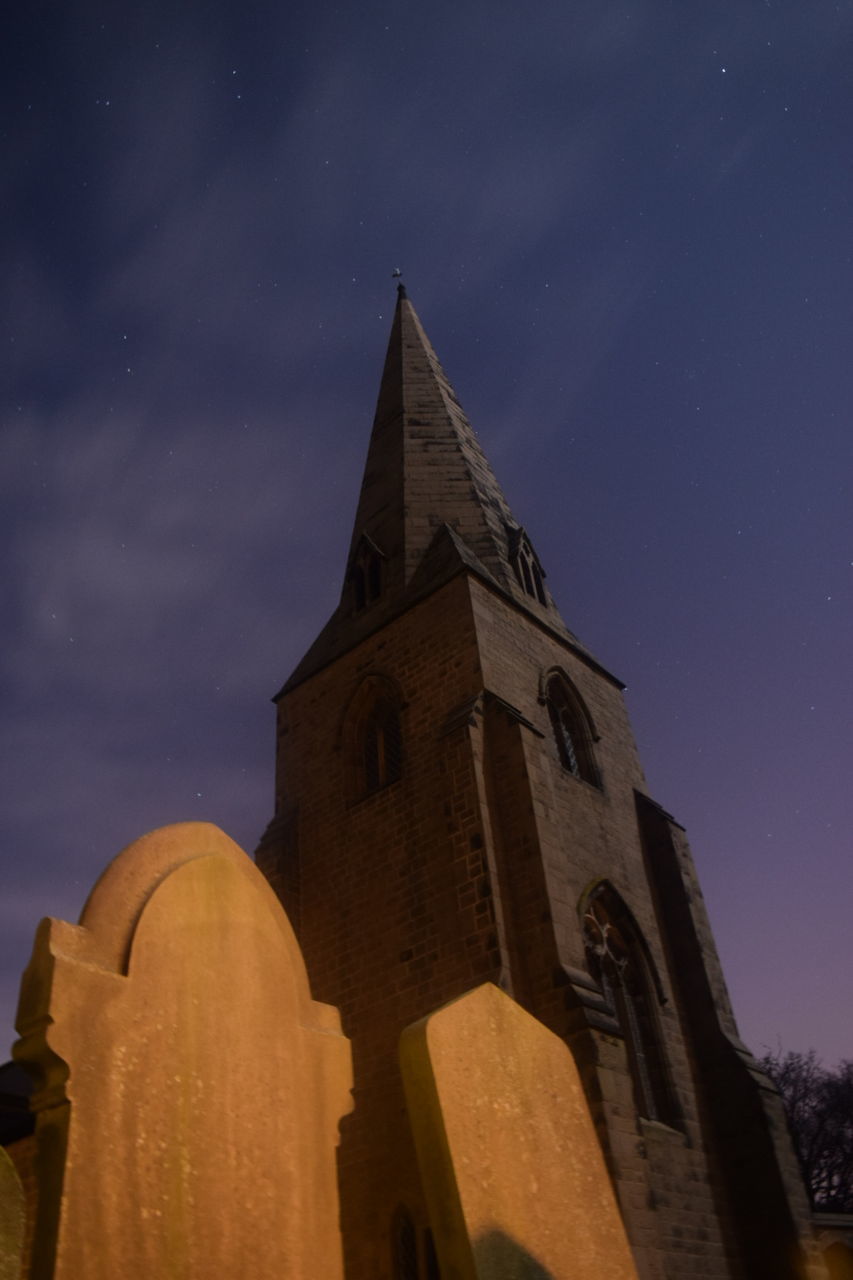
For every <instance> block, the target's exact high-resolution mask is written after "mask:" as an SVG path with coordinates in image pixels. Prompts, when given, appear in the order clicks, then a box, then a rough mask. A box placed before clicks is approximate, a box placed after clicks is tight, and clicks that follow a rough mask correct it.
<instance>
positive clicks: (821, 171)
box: [0, 0, 853, 1065]
mask: <svg viewBox="0 0 853 1280" xmlns="http://www.w3.org/2000/svg"><path fill="white" fill-rule="evenodd" d="M0 56H2V59H3V60H4V63H5V65H4V66H3V67H2V68H0V71H2V74H0V94H1V95H2V130H3V155H2V169H0V173H2V177H0V183H2V194H3V200H2V215H1V216H2V219H3V237H2V241H3V276H2V300H3V330H2V341H3V349H4V359H3V362H2V371H0V373H2V416H0V421H2V464H1V465H0V483H2V486H3V493H2V507H0V510H1V511H2V515H0V519H2V524H3V530H2V535H3V536H2V549H3V556H4V563H3V567H2V581H3V585H4V596H3V607H2V610H0V620H2V627H3V644H2V680H3V688H2V704H3V711H4V715H3V717H2V735H3V736H2V746H3V768H2V781H3V800H2V806H1V807H0V819H2V840H1V841H0V849H2V858H3V889H2V895H1V896H0V965H2V980H1V985H0V1000H2V1008H0V1017H2V1026H3V1035H4V1036H5V1037H7V1039H8V1042H11V1038H12V1029H11V1023H12V1017H13V1010H14V1003H15V999H16V992H17V984H18V977H19V974H20V970H21V968H22V967H23V965H24V964H25V963H26V960H27V957H28V955H29V951H30V946H31V942H32V934H33V930H34V927H35V925H36V923H37V921H38V919H39V918H40V917H41V916H43V915H54V916H59V917H62V918H64V919H69V920H76V918H77V916H78V914H79V910H80V908H81V906H82V903H83V900H84V898H85V895H86V893H87V892H88V889H89V887H90V886H91V884H92V882H93V880H94V878H95V877H96V875H97V874H98V873H99V871H100V870H101V869H102V867H103V866H104V865H105V863H106V862H107V861H108V860H109V859H110V858H111V857H112V856H113V855H114V854H115V853H117V852H118V850H119V849H121V848H122V847H123V846H124V845H125V844H127V843H128V842H130V841H131V840H133V839H135V838H136V837H137V836H139V835H141V834H142V833H143V832H145V831H147V830H150V829H151V828H153V827H157V826H161V825H163V824H165V823H169V822H175V821H180V820H183V819H195V818H203V819H210V820H212V821H213V822H216V823H218V824H219V825H220V826H222V827H223V828H224V829H225V830H226V831H227V832H228V833H229V834H230V835H232V836H233V837H234V838H235V839H236V840H237V841H238V842H239V843H240V844H242V845H243V847H244V848H246V849H248V850H252V849H253V848H254V845H255V843H256V841H257V839H258V837H259V835H260V833H261V832H262V830H263V828H264V826H265V825H266V823H267V821H268V819H269V817H270V816H271V811H272V778H273V746H274V713H273V708H272V706H271V705H270V701H269V700H270V698H271V696H272V695H273V694H274V693H275V691H276V690H277V688H278V687H279V686H280V685H281V683H282V682H283V680H284V679H285V677H286V676H287V675H288V674H289V672H290V671H291V669H292V668H293V667H294V666H295V664H296V662H297V661H298V659H299V658H300V657H301V655H302V653H303V652H304V650H305V649H306V648H307V646H308V644H309V643H310V641H311V640H312V639H313V637H314V636H315V634H316V633H317V631H318V630H319V628H320V626H321V625H322V623H323V622H324V621H325V619H326V617H327V616H328V614H329V613H330V612H331V610H332V608H333V607H334V605H335V603H336V601H337V596H338V592H339V590H340V584H341V578H342V572H343V567H344V559H345V555H346V549H347V545H348V539H349V533H350V526H351V521H352V519H353V515H354V511H355V503H356V498H357V491H358V485H359V482H360V477H361V468H362V465H363V459H364V454H365V451H366V448H367V439H368V434H369V430H370V425H371V421H372V415H373V409H374V405H375V400H376V392H377V389H378V381H379V375H380V371H381V367H382V360H383V357H384V351H385V345H386V342H387V337H388V330H389V326H390V321H391V316H392V313H393V306H394V300H395V295H394V282H393V280H392V278H391V273H392V271H393V270H394V269H395V268H397V267H400V268H402V270H403V273H404V279H405V281H406V284H407V287H408V290H409V295H410V297H411V298H412V300H413V302H414V304H415V306H416V307H417V309H418V312H419V314H420V317H421V319H422V321H423V323H424V325H425V327H426V330H427V333H428V334H429V336H430V338H431V340H432V342H433V345H434V346H435V347H436V350H437V351H438V354H439V357H440V358H441V360H442V363H443V365H444V367H445V369H446V371H447V373H448V375H449V377H450V379H451V381H452V382H453V384H454V387H455V389H456V391H457V393H458V395H459V397H460V399H461V401H462V404H463V405H464V406H465V409H466V411H467V414H468V416H469V418H470V419H471V421H472V423H473V424H474V426H475V428H476V429H477V431H478V433H479V436H480V439H481V442H482V444H483V446H484V448H485V450H486V453H487V454H488V456H489V458H490V460H491V462H492V464H493V466H494V469H495V471H496V473H497V475H498V478H499V480H500V481H501V482H502V484H503V487H504V490H505V492H506V494H507V497H508V499H509V502H510V504H511V506H512V508H513V510H514V513H515V515H516V517H517V518H518V520H519V521H520V522H521V523H522V524H524V525H525V526H526V528H527V530H528V532H529V534H530V536H531V538H532V540H533V542H534V545H535V547H536V550H537V552H538V553H539V556H540V558H541V560H542V562H543V564H544V566H545V569H546V571H547V573H548V582H549V585H550V587H551V589H552V592H553V594H554V596H555V598H556V600H557V603H558V604H559V606H560V608H561V610H562V613H563V616H564V617H565V619H566V621H567V623H568V625H569V626H570V627H571V628H572V629H573V630H574V631H575V632H576V633H577V634H578V635H579V637H580V638H581V640H582V641H583V642H584V643H585V644H586V645H588V646H589V647H590V648H591V649H592V651H593V652H594V653H595V654H596V656H597V657H598V658H599V659H600V660H601V661H602V662H603V663H604V664H605V665H606V666H607V667H608V668H609V669H610V670H612V671H614V672H615V674H617V675H618V676H620V677H621V678H622V679H623V680H625V681H626V682H627V685H628V693H627V697H628V701H629V708H630V711H631V714H632V718H633V723H634V728H635V732H636V734H637V738H638V741H639V745H640V751H641V756H642V759H643V761H644V765H645V769H646V776H647V779H648V783H649V789H650V792H651V794H652V796H653V797H654V798H655V799H656V800H657V801H659V803H661V804H662V805H663V806H664V807H665V808H666V809H668V810H669V811H670V812H672V813H673V814H674V815H675V816H676V817H677V818H678V819H679V821H681V822H683V823H684V824H685V826H686V827H687V830H688V834H689V835H690V838H691V843H692V847H693V851H694V854H695V857H696V860H697V864H698V868H699V873H700V877H701V879H702V883H703V887H704V890H705V896H706V899H707V902H708V906H709V909H710V913H711V918H712V923H713V925H714V927H715V929H716V935H717V941H718V945H719V948H720V952H721V955H722V959H723V964H724V967H725V969H726V974H727V977H728V981H729V985H730V989H731V992H732V996H733V1000H734V1004H735V1011H736V1014H737V1016H738V1019H739V1023H740V1027H741V1031H742V1034H743V1036H744V1038H745V1039H746V1040H747V1042H748V1043H749V1044H750V1046H751V1047H752V1048H753V1049H755V1050H756V1051H757V1052H761V1051H762V1050H763V1049H764V1048H766V1047H771V1048H775V1047H776V1046H777V1045H780V1044H781V1046H782V1047H783V1048H790V1049H808V1048H810V1047H814V1048H815V1049H816V1050H817V1051H818V1053H819V1054H820V1055H821V1056H822V1057H823V1059H824V1060H825V1061H826V1062H827V1064H830V1065H832V1064H834V1063H835V1062H836V1061H838V1060H839V1059H840V1058H842V1057H853V1019H851V1016H850V1015H851V999H850V992H849V987H850V952H851V946H850V933H851V926H850V920H851V904H853V871H852V870H851V857H850V843H849V836H848V832H849V831H850V829H851V825H853V824H851V817H853V814H851V809H853V786H851V782H850V775H851V763H853V761H851V754H853V753H851V746H850V729H849V726H850V724H851V712H852V711H853V705H851V704H853V682H851V665H853V664H851V648H853V646H851V631H852V630H853V607H851V585H853V538H851V532H852V530H851V497H850V486H851V476H853V456H851V455H853V444H851V440H852V439H853V437H852V436H851V428H850V405H851V402H853V397H851V390H853V359H852V358H851V319H853V278H851V277H853V272H852V271H851V252H852V251H851V234H852V230H851V229H853V207H851V206H853V164H851V160H853V154H852V153H851V142H853V0H846V2H842V3H829V2H828V0H809V3H808V4H806V3H803V0H788V2H784V0H783V2H777V0H732V2H731V3H724V2H719V3H707V4H703V3H695V4H689V5H686V4H680V3H675V2H674V0H672V2H667V0H645V2H644V0H639V2H633V0H632V2H629V3H624V4H623V3H612V2H611V0H542V2H541V3H535V4H515V3H506V4H503V5H497V4H494V3H491V4H486V3H475V2H473V0H456V2H455V3H443V2H442V0H432V3H431V4H429V5H422V4H421V5H415V4H412V3H409V4H406V3H402V0H396V2H394V3H391V2H390V0H380V2H374V0H361V2H360V3H358V4H343V5H339V6H336V5H332V4H330V3H325V2H324V0H320V2H319V3H317V4H313V5H310V4H307V3H292V4H271V3H264V2H263V0H261V2H260V3H257V4H255V5H249V6H246V5H237V4H235V3H221V2H220V3H217V0H209V2H208V3H205V4H192V3H190V4H182V5H179V6H175V5H171V4H169V5H167V4H165V3H157V2H155V3H147V4H144V5H130V4H120V3H119V4H116V3H115V0H113V3H112V4H109V5H107V4H99V3H91V4H87V3H74V2H73V0H72V2H71V3H68V4H65V5H60V4H58V3H32V4H29V5H20V6H17V12H16V14H15V15H14V16H13V17H12V18H10V19H8V20H7V26H6V29H5V31H4V38H3V52H2V55H0ZM4 1048H5V1046H0V1057H2V1054H3V1050H4Z"/></svg>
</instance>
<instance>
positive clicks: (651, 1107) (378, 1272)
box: [256, 285, 825, 1280]
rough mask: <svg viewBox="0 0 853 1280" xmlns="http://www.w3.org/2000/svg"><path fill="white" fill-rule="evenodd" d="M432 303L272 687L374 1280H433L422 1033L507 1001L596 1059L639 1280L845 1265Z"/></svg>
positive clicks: (816, 1270)
mask: <svg viewBox="0 0 853 1280" xmlns="http://www.w3.org/2000/svg"><path fill="white" fill-rule="evenodd" d="M622 691H623V685H622V684H621V683H620V681H619V680H618V679H617V678H616V677H615V676H614V675H612V674H611V673H610V672H609V671H607V670H606V669H605V668H604V667H603V666H602V665H601V663H600V662H598V661H597V660H596V658H595V656H594V655H593V654H592V653H590V652H589V650H588V649H587V648H586V647H585V646H584V645H583V644H582V643H581V642H580V641H579V640H578V639H577V638H576V636H575V635H574V634H573V632H572V631H571V630H570V628H569V626H568V625H567V623H566V622H565V621H564V619H563V618H562V617H561V616H560V613H559V612H558V610H557V607H556V605H555V603H554V600H553V599H552V597H551V594H550V592H549V589H548V584H547V575H546V567H545V566H544V565H543V564H542V563H541V561H540V559H539V557H538V555H537V552H536V549H535V547H534V546H533V544H532V542H531V540H530V538H529V537H528V535H527V533H526V531H525V528H524V526H523V524H521V523H520V521H519V519H518V518H517V517H516V515H515V514H514V513H513V512H512V511H511V510H510V509H509V506H508V504H507V501H506V499H505V497H504V495H503V493H502V491H501V488H500V485H499V484H498V481H497V479H496V477H495V475H494V473H493V472H492V469H491V467H490V465H489V462H488V461H487V459H486V457H485V455H484V453H483V450H482V448H481V446H480V444H479V441H478V439H477V436H476V435H475V433H474V431H473V429H472V427H471V425H470V424H469V422H468V420H467V418H466V416H465V413H464V411H463V409H462V407H461V405H460V403H459V401H458V400H457V398H456V395H455V394H454V391H453V388H452V386H451V384H450V382H449V381H448V378H447V376H446V375H445V373H444V371H443V370H442V367H441V365H440V363H439V361H438V358H437V357H436V354H435V352H434V350H433V348H432V346H431V344H430V342H429V340H428V338H427V336H426V334H425V332H424V329H423V327H422V325H421V323H420V320H419V318H418V316H417V314H416V312H415V309H414V307H413V305H412V303H411V301H410V300H409V299H408V297H407V295H406V291H405V288H404V287H403V286H402V285H400V286H399V288H398V299H397V305H396V311H395V315H394V319H393V324H392V329H391V335H390V341H389V344H388V351H387V355H386V359H385V365H384V369H383V372H382V378H381V384H380V389H379V398H378V405H377V409H376V416H375V421H374V426H373V431H372V435H371V438H370V444H369V449H368V454H367V461H366V465H365V470H364V477H363V480H362V484H361V491H360V494H359V498H358V506H357V513H356V517H355V524H354V526H353V530H352V537H351V541H350V547H349V552H348V555H347V560H346V565H345V569H344V574H343V586H342V591H341V598H340V603H339V604H338V606H337V608H336V609H335V611H334V613H333V614H332V616H331V618H330V619H329V621H328V622H327V623H326V625H325V626H324V627H323V629H322V630H321V632H320V634H319V635H318V637H317V639H316V640H315V641H314V643H313V644H312V645H311V647H310V648H309V650H308V652H307V653H306V654H305V656H304V658H303V659H302V661H301V662H300V663H299V665H298V666H297V667H296V670H295V671H294V672H293V673H292V674H291V675H290V676H289V678H288V679H287V680H286V682H285V684H284V686H283V687H282V689H281V691H280V692H279V693H278V695H277V696H276V698H275V703H276V707H277V717H278V720H277V766H276V795H275V812H274V816H273V818H272V820H271V821H270V823H269V825H268V827H267V829H266V831H265V833H264V836H263V838H262V840H261V842H260V845H259V847H258V849H257V853H256V860H257V864H258V866H259V867H260V868H261V870H262V871H263V872H264V874H265V875H266V877H267V878H268V880H269V881H270V883H271V884H272V886H273V888H274V889H275V891H276V893H277V894H278V896H279V898H280V900H281V902H282V903H283V905H284V907H285V909H286V911H287V913H288V916H289V918H290V920H291V922H292V924H293V926H294V929H295V930H296V934H297V937H298V939H299V942H300V945H301V947H302V950H303V953H304V956H305V960H306V964H307V969H308V973H309V975H310V980H311V987H312V993H313V995H314V998H315V999H317V1000H320V1001H325V1002H328V1003H329V1004H332V1005H335V1006H336V1007H337V1008H338V1009H339V1010H340V1013H341V1019H342V1025H343V1028H344V1031H345V1034H346V1035H347V1036H349V1037H350V1039H351V1041H352V1049H353V1070H354V1080H355V1086H354V1110H353V1112H352V1114H351V1115H350V1116H348V1117H346V1118H345V1119H344V1120H343V1122H342V1124H341V1141H340V1148H339V1153H338V1160H339V1177H340V1193H341V1215H342V1217H341V1230H342V1236H343V1242H344V1262H345V1271H346V1275H347V1277H348V1280H377V1278H378V1277H388V1278H389V1280H392V1278H393V1280H435V1278H436V1277H438V1276H439V1275H440V1271H439V1265H438V1261H437V1257H436V1251H435V1247H434V1242H433V1236H432V1232H431V1229H430V1223H429V1221H428V1216H427V1211H426V1207H425V1202H424V1195H423V1190H422V1186H421V1182H420V1178H419V1174H418V1166H417V1161H416V1155H415V1150H414V1146H413V1141H412V1137H411V1134H410V1130H409V1125H408V1121H407V1118H406V1111H405V1101H404V1097H403V1089H402V1083H401V1079H400V1070H399V1066H398V1060H397V1053H398V1043H399V1038H400V1034H401V1032H402V1030H403V1029H404V1028H405V1027H406V1026H407V1025H409V1024H411V1023H412V1022H413V1021H415V1020H417V1019H419V1018H422V1017H424V1016H425V1015H427V1014H428V1013H430V1012H431V1011H432V1010H434V1009H436V1008H437V1007H438V1006H440V1005H442V1004H444V1003H446V1002H447V1001H450V1000H452V999H454V998H455V997H457V996H459V995H461V994H462V993H464V992H466V991H468V990H470V989H471V988H473V987H475V986H478V985H479V984H481V983H483V982H492V983H495V984H496V985H498V986H499V987H500V988H502V989H503V990H504V991H505V992H507V993H508V994H509V995H510V996H512V997H513V998H514V1000H516V1001H517V1002H518V1003H519V1004H520V1005H521V1006H522V1007H523V1008H524V1009H526V1010H527V1011H528V1012H529V1013H531V1014H532V1015H534V1016H535V1017H536V1018H537V1019H539V1020H540V1021H541V1022H542V1023H544V1024H545V1026H547V1027H548V1028H550V1029H551V1031H553V1032H554V1033H556V1034H557V1035H558V1036H559V1037H561V1039H562V1040H563V1041H564V1042H565V1043H566V1044H567V1045H568V1046H569V1048H570V1049H571V1052H572V1054H573V1055H574V1059H575V1061H576V1063H577V1066H578V1069H579V1071H580V1075H581V1079H582V1081H583V1085H584V1089H585V1092H586V1097H587V1101H588V1104H589V1108H590V1111H591V1115H592V1118H593V1121H594V1124H595V1128H596V1132H597V1135H598V1137H599V1140H600V1143H601V1147H602V1150H603V1154H604V1158H605V1161H606V1164H607V1168H608V1170H609V1173H610V1176H611V1178H612V1181H613V1186H614V1189H615V1192H616V1196H617V1199H618V1203H619V1206H620V1209H621V1213H622V1216H623V1219H624V1222H625V1226H626V1230H627V1233H628V1237H629V1240H630V1243H631V1246H632V1249H633V1252H634V1257H635V1262H636V1266H637V1270H638V1273H639V1275H640V1276H641V1277H642V1278H643V1280H663V1278H664V1277H666V1278H668V1280H675V1277H684V1278H686V1277H694V1276H696V1277H698V1276H704V1277H709V1278H710V1277H720V1280H722V1278H723V1277H752V1278H754V1280H765V1278H766V1280H771V1278H772V1280H784V1278H785V1277H791V1278H792V1280H793V1277H795V1276H797V1277H802V1276H806V1275H810V1276H813V1277H815V1278H816V1277H818V1276H822V1275H824V1274H825V1273H824V1271H823V1266H822V1263H821V1261H820V1259H819V1255H817V1253H816V1252H815V1245H814V1241H813V1237H812V1231H811V1222H810V1212H809V1205H808V1200H807V1197H806V1193H805V1190H804V1187H803V1184H802V1181H801V1178H800V1174H799V1170H798V1166H797V1163H796V1160H795V1157H794V1154H793V1151H792V1148H791V1144H790V1140H789V1137H788V1133H787V1127H786V1122H785V1119H784V1115H783V1112H782V1108H781V1103H780V1100H779V1097H778V1095H777V1094H776V1092H775V1090H774V1089H773V1087H772V1086H771V1084H770V1082H769V1081H768V1080H767V1079H766V1078H765V1077H764V1076H763V1075H762V1074H761V1073H760V1071H759V1070H758V1068H757V1066H756V1063H755V1061H754V1060H753V1058H752V1056H751V1055H750V1053H749V1051H748V1050H747V1048H746V1047H745V1046H744V1045H743V1044H742V1043H741V1041H740V1040H739V1038H738V1033H737V1028H736V1025H735V1021H734V1017H733V1014H732V1009H731V1005H730V1002H729V997H728V994H727V991H726V986H725V982H724V978H723V974H722V971H721V968H720V963H719V959H718V957H717V953H716V951H715V947H714V941H713V937H712V934H711V930H710V926H709V922H708V917H707V914H706V910H705V907H704V904H703V900H702V895H701V891H700V888H699V885H698V882H697V878H696V872H695V869H694V865H693V862H692V859H691V855H690V850H689V847H688V844H687V840H686V837H685V833H684V830H683V828H682V827H681V826H680V825H679V824H678V822H677V821H676V820H675V819H674V818H672V817H671V816H670V815H669V813H667V812H666V811H665V810H664V809H663V808H662V807H661V806H660V805H659V804H658V803H657V802H656V801H655V800H654V799H653V798H652V797H651V796H649V794H648V792H647V788H646V783H645V780H644V776H643V771H642V768H641V765H640V761H639V759H638V755H637V749H636V746H635V743H634V739H633V736H632V732H631V728H630V725H629V722H628V718H627V714H626V710H625V705H624V699H623V696H622Z"/></svg>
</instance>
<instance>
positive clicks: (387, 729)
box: [361, 701, 403, 794]
mask: <svg viewBox="0 0 853 1280" xmlns="http://www.w3.org/2000/svg"><path fill="white" fill-rule="evenodd" d="M361 749H362V766H363V770H364V790H365V792H367V793H368V794H369V793H370V792H371V791H379V790H380V788H381V787H387V786H388V785H389V784H390V783H392V782H396V781H397V780H398V778H399V777H400V775H401V773H402V768H403V740H402V735H401V733H400V715H399V712H398V710H397V708H396V706H395V705H394V704H393V703H391V702H384V701H380V702H377V703H376V704H375V705H374V706H373V707H372V708H371V710H370V711H369V713H368V715H367V717H366V719H365V721H364V723H363V725H362V733H361Z"/></svg>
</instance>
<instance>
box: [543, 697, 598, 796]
mask: <svg viewBox="0 0 853 1280" xmlns="http://www.w3.org/2000/svg"><path fill="white" fill-rule="evenodd" d="M545 703H546V706H547V707H548V715H549V717H550V719H551V728H552V729H553V732H554V740H555V742H556V744H557V752H558V754H559V756H560V762H561V764H562V765H563V768H564V769H567V770H568V772H569V773H572V774H574V776H575V777H576V778H582V779H583V780H584V782H590V783H592V785H593V786H594V787H600V786H601V776H600V774H599V772H598V767H597V766H596V763H595V756H594V754H593V750H592V731H591V727H590V720H589V715H588V713H587V711H586V708H585V707H584V705H583V703H582V702H581V700H580V698H579V697H578V695H577V694H576V693H575V691H574V690H573V689H572V688H571V687H570V686H569V684H568V683H567V681H566V680H564V679H563V678H562V677H561V676H559V675H554V676H552V677H551V678H550V680H549V681H548V684H547V688H546V693H545Z"/></svg>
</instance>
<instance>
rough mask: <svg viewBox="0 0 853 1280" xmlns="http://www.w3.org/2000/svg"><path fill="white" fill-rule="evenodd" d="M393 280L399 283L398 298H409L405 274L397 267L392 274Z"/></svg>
mask: <svg viewBox="0 0 853 1280" xmlns="http://www.w3.org/2000/svg"><path fill="white" fill-rule="evenodd" d="M391 279H392V280H396V281H397V296H398V297H400V298H405V297H407V294H406V286H405V285H404V284H403V273H402V271H401V270H400V268H399V267H395V268H394V270H393V271H392V272H391Z"/></svg>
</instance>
